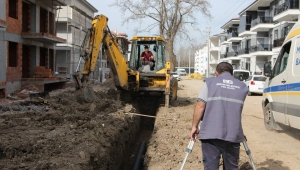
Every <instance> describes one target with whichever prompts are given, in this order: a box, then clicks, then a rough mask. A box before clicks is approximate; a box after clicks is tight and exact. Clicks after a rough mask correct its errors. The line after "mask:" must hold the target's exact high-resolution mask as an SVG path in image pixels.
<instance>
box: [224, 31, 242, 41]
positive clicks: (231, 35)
mask: <svg viewBox="0 0 300 170" xmlns="http://www.w3.org/2000/svg"><path fill="white" fill-rule="evenodd" d="M242 39H243V38H241V37H239V34H238V32H231V33H229V34H228V40H227V41H228V42H240V41H241V40H242Z"/></svg>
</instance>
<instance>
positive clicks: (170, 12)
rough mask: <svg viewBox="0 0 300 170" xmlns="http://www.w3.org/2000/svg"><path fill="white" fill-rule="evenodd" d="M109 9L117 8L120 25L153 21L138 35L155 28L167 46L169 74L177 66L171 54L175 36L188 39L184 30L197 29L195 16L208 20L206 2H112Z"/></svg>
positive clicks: (198, 0)
mask: <svg viewBox="0 0 300 170" xmlns="http://www.w3.org/2000/svg"><path fill="white" fill-rule="evenodd" d="M112 5H113V6H117V7H119V8H120V10H121V12H122V13H123V16H124V20H123V24H124V23H128V22H132V21H133V22H139V23H143V20H145V19H151V20H152V21H154V22H153V23H150V24H145V25H146V28H140V29H138V30H137V31H151V30H152V29H154V28H156V27H158V31H159V34H160V36H161V37H163V38H164V39H165V40H166V42H167V43H166V51H167V53H168V57H169V58H168V59H169V60H170V62H171V65H172V70H173V69H174V65H175V64H176V63H177V60H176V55H175V54H174V44H175V39H176V38H177V37H178V36H180V37H181V38H183V37H185V38H188V39H189V35H188V33H187V32H188V31H187V29H188V27H193V28H196V25H197V23H196V15H197V14H202V15H204V16H205V17H209V18H210V17H211V16H210V12H209V10H208V8H209V7H210V3H209V2H208V0H115V2H114V3H113V4H112ZM127 12H129V15H128V16H127V15H126V13H127Z"/></svg>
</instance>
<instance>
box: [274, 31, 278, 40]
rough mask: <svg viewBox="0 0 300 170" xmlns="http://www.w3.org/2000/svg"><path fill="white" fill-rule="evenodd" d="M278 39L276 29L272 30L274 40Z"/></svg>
mask: <svg viewBox="0 0 300 170" xmlns="http://www.w3.org/2000/svg"><path fill="white" fill-rule="evenodd" d="M277 39H278V30H275V31H274V40H277Z"/></svg>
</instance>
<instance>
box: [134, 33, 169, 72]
mask: <svg viewBox="0 0 300 170" xmlns="http://www.w3.org/2000/svg"><path fill="white" fill-rule="evenodd" d="M145 46H148V47H149V51H151V52H152V54H153V57H154V60H152V61H150V62H145V61H142V60H141V59H140V56H141V54H142V53H143V52H144V48H145ZM165 63H166V57H165V42H164V40H163V39H162V38H160V37H137V36H135V37H133V38H132V44H131V55H130V60H129V68H130V69H132V70H135V71H139V72H141V73H153V74H155V73H156V72H157V71H159V70H162V69H164V68H165V67H166V65H165Z"/></svg>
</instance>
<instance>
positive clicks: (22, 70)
mask: <svg viewBox="0 0 300 170" xmlns="http://www.w3.org/2000/svg"><path fill="white" fill-rule="evenodd" d="M65 5H66V3H65V2H64V0H46V1H45V0H0V97H2V98H3V97H5V96H6V95H7V94H10V93H12V92H14V91H15V90H16V89H19V88H20V87H21V86H22V84H29V83H30V84H38V85H40V86H42V87H43V88H50V87H51V88H55V87H59V86H64V84H65V81H64V80H63V79H59V78H56V77H54V65H55V58H54V56H55V44H56V43H65V42H66V40H65V39H63V38H59V37H57V36H56V24H55V23H56V22H55V15H56V12H57V10H56V9H57V7H58V6H65ZM49 84H52V85H51V86H49Z"/></svg>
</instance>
